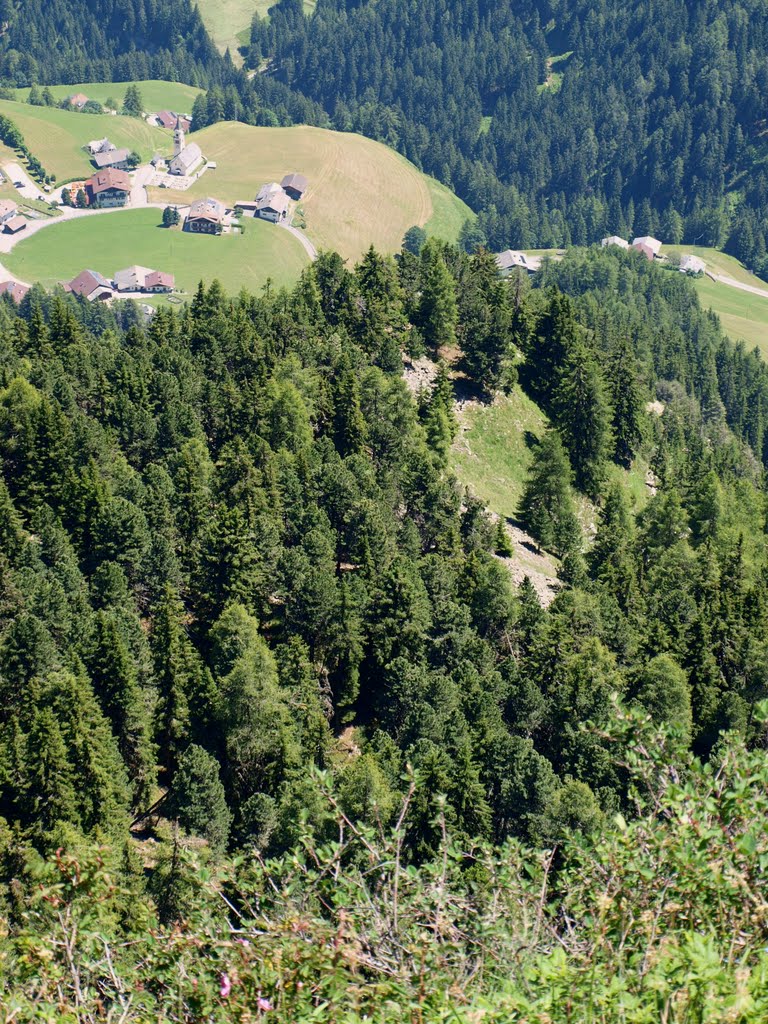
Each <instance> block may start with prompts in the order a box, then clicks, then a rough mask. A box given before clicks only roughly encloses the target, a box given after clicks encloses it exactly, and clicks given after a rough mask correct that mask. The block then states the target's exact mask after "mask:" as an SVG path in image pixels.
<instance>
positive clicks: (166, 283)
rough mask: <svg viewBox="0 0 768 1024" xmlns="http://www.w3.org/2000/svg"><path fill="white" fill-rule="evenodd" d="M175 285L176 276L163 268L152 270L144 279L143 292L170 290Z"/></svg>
mask: <svg viewBox="0 0 768 1024" xmlns="http://www.w3.org/2000/svg"><path fill="white" fill-rule="evenodd" d="M175 287H176V278H175V277H174V276H173V274H167V273H166V272H165V271H164V270H153V271H152V272H151V273H150V274H147V276H146V278H145V280H144V291H145V292H154V293H160V292H172V291H173V289H174V288H175Z"/></svg>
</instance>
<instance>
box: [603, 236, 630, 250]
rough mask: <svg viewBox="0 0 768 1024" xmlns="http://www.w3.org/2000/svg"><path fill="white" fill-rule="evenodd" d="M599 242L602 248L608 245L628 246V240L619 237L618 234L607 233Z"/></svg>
mask: <svg viewBox="0 0 768 1024" xmlns="http://www.w3.org/2000/svg"><path fill="white" fill-rule="evenodd" d="M600 244H601V245H602V247H603V248H604V249H605V248H606V246H609V245H618V247H619V248H620V249H628V248H629V242H628V241H627V240H626V238H619V236H618V235H609V236H608V237H607V238H604V239H603V240H602V242H601V243H600Z"/></svg>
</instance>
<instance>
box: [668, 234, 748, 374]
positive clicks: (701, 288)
mask: <svg viewBox="0 0 768 1024" xmlns="http://www.w3.org/2000/svg"><path fill="white" fill-rule="evenodd" d="M671 252H679V253H696V254H697V255H698V256H701V258H702V259H703V260H704V261H705V263H706V264H707V269H708V270H710V271H712V273H714V274H722V275H727V276H729V277H732V278H733V279H734V280H735V281H740V282H741V283H742V284H748V285H752V286H753V287H754V288H760V289H762V290H763V291H765V292H766V293H767V294H768V283H766V282H765V281H761V280H760V278H759V277H755V275H754V274H750V272H749V271H748V270H747V269H746V268H745V267H744V266H743V265H742V264H741V263H739V261H738V260H737V259H735V258H734V257H733V256H728V255H727V254H726V253H724V252H720V251H719V250H717V249H708V248H704V247H703V246H690V245H687V246H686V245H665V246H664V248H663V249H662V253H667V254H668V253H671ZM694 285H695V287H696V290H697V291H698V293H699V297H700V299H701V303H702V305H703V306H704V308H705V309H711V310H713V311H714V312H715V313H717V315H718V316H719V317H720V321H721V323H722V325H723V330H724V331H725V332H726V334H727V335H728V336H729V337H730V338H732V339H733V340H734V341H739V340H743V341H745V342H746V343H747V345H748V346H749V347H750V348H754V347H755V346H757V347H758V348H759V349H760V352H761V354H762V356H763V358H764V359H768V297H767V298H762V296H760V295H754V294H752V293H751V292H744V291H741V290H740V289H738V288H732V287H730V286H729V285H727V284H723V283H722V282H721V281H712V280H711V279H710V278H708V277H706V276H704V277H701V278H696V279H694Z"/></svg>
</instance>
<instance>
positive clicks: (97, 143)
mask: <svg viewBox="0 0 768 1024" xmlns="http://www.w3.org/2000/svg"><path fill="white" fill-rule="evenodd" d="M86 148H87V149H88V152H89V153H90V154H91V156H96V154H97V153H114V151H115V150H116V149H117V146H116V145H115V144H114V142H110V141H109V139H92V140H91V141H90V142H89V143H88V146H87V147H86Z"/></svg>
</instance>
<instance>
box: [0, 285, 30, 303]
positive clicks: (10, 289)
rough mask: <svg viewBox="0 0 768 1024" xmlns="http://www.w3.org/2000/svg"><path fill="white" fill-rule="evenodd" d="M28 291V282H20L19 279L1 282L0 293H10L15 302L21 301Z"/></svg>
mask: <svg viewBox="0 0 768 1024" xmlns="http://www.w3.org/2000/svg"><path fill="white" fill-rule="evenodd" d="M28 291H29V285H28V284H20V283H19V282H18V281H2V282H0V295H10V296H11V298H12V299H13V301H14V302H21V300H22V299H23V298H24V296H25V295H26V294H27V292H28Z"/></svg>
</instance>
